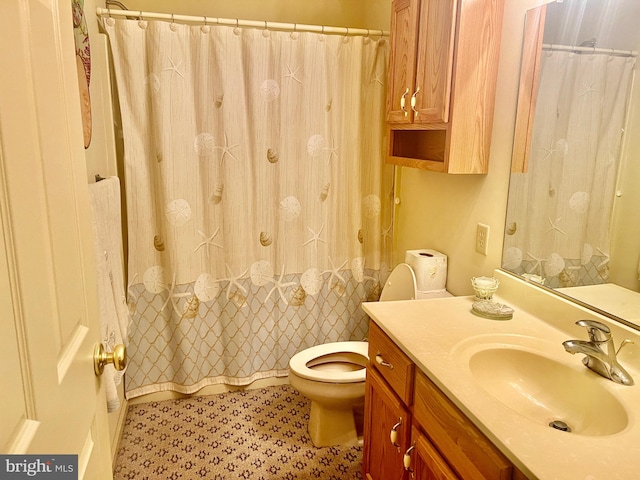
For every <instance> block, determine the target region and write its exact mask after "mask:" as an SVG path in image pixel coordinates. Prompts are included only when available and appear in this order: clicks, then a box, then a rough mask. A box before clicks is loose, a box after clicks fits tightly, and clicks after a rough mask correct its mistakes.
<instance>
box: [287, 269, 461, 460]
mask: <svg viewBox="0 0 640 480" xmlns="http://www.w3.org/2000/svg"><path fill="white" fill-rule="evenodd" d="M446 296H451V294H450V293H449V292H447V291H446V290H438V291H437V292H418V290H417V288H416V276H415V273H414V271H413V269H412V268H411V266H410V265H408V264H406V263H401V264H399V265H398V266H397V267H396V268H394V269H393V271H392V272H391V275H389V278H388V279H387V282H386V283H385V286H384V288H383V289H382V294H381V296H380V301H381V302H384V301H391V300H413V299H416V298H437V297H446ZM368 348H369V343H368V342H365V341H362V342H359V341H355V342H354V341H349V342H332V343H326V344H323V345H316V346H314V347H310V348H307V349H305V350H303V351H301V352H299V353H297V354H295V355H294V356H293V357H292V358H291V360H290V362H289V383H290V384H291V386H292V387H294V388H295V389H296V390H298V391H299V392H300V393H301V394H302V395H304V396H305V397H307V398H308V399H309V400H311V412H310V417H309V436H310V437H311V441H312V442H313V444H314V445H315V446H316V447H326V446H331V445H343V446H352V445H358V444H359V443H361V440H359V438H358V432H357V428H356V420H355V417H354V410H358V408H361V407H362V406H363V405H364V391H365V378H366V366H367V364H368V363H369V357H368Z"/></svg>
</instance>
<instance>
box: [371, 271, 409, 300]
mask: <svg viewBox="0 0 640 480" xmlns="http://www.w3.org/2000/svg"><path fill="white" fill-rule="evenodd" d="M415 298H416V275H415V273H413V269H412V268H411V266H410V265H408V264H406V263H400V264H398V266H396V268H394V269H393V271H392V272H391V275H389V278H387V281H386V283H385V284H384V288H383V289H382V295H380V301H381V302H387V301H389V300H413V299H415Z"/></svg>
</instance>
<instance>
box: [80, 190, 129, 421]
mask: <svg viewBox="0 0 640 480" xmlns="http://www.w3.org/2000/svg"><path fill="white" fill-rule="evenodd" d="M89 198H90V201H91V208H92V211H93V235H94V247H95V259H96V271H97V281H98V306H99V319H100V335H101V341H102V344H103V346H104V348H105V350H106V351H107V352H112V351H113V349H114V347H115V346H116V345H118V344H119V343H122V344H124V345H125V346H126V345H127V344H128V338H127V328H128V326H129V309H128V308H127V298H126V291H125V287H124V267H123V253H122V251H123V248H122V244H123V237H122V224H121V213H120V180H119V179H118V177H109V178H107V179H105V180H102V181H100V182H96V183H92V184H89ZM123 375H124V370H122V371H120V372H118V371H116V369H115V368H114V367H113V365H111V364H109V365H107V366H106V367H105V370H104V373H103V378H104V381H105V383H106V390H107V410H108V411H109V412H114V411H116V410H118V409H119V408H120V399H119V397H118V389H117V386H118V385H119V384H120V382H121V380H122V377H123Z"/></svg>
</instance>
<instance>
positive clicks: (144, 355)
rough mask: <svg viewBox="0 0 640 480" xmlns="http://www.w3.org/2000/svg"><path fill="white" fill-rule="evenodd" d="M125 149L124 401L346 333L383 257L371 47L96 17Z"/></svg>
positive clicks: (276, 363)
mask: <svg viewBox="0 0 640 480" xmlns="http://www.w3.org/2000/svg"><path fill="white" fill-rule="evenodd" d="M104 25H105V29H106V31H107V32H108V35H109V39H110V42H111V46H112V49H113V56H114V65H115V73H116V79H117V88H118V96H119V102H120V107H121V110H122V128H123V140H124V150H125V185H126V187H125V188H126V200H127V217H128V237H129V260H128V275H129V285H128V293H129V303H130V309H131V311H132V318H133V320H132V325H131V328H130V363H129V367H128V372H127V383H126V385H127V395H128V396H129V397H132V396H136V395H141V394H144V393H149V392H154V391H160V390H176V391H179V392H183V393H191V392H194V391H196V390H198V389H200V388H202V387H204V386H206V385H211V384H217V383H226V384H233V385H244V384H248V383H250V382H252V381H254V380H256V379H258V378H264V377H270V376H282V375H286V373H287V369H288V362H289V359H290V358H291V356H293V355H294V354H295V353H296V352H297V351H299V350H301V349H304V348H307V347H310V346H313V345H316V344H319V343H326V342H330V341H341V340H349V339H358V340H360V339H363V338H365V337H366V335H367V329H368V322H367V317H366V315H365V314H364V312H363V311H362V310H361V308H360V303H361V302H362V301H365V300H377V298H378V297H379V293H380V284H381V282H383V281H384V279H385V278H386V276H387V275H388V270H389V268H388V265H389V264H390V261H391V232H392V200H393V198H392V197H393V174H392V172H393V171H392V169H391V167H389V166H386V165H385V164H384V161H383V159H384V154H383V152H384V146H383V143H384V138H385V125H384V108H385V105H384V88H385V87H384V79H385V76H386V71H385V69H386V64H387V56H388V45H387V44H388V42H386V41H385V39H378V38H376V39H374V38H373V37H368V36H367V37H357V36H353V37H352V36H340V35H337V36H336V35H321V34H314V33H307V32H278V31H270V30H267V29H240V28H233V27H226V26H216V25H181V24H177V23H172V22H161V21H145V20H116V19H113V18H107V19H105V21H104Z"/></svg>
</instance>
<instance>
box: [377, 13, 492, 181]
mask: <svg viewBox="0 0 640 480" xmlns="http://www.w3.org/2000/svg"><path fill="white" fill-rule="evenodd" d="M503 7H504V0H393V3H392V15H391V56H390V63H389V80H388V84H387V122H388V123H389V127H390V134H389V155H388V162H389V163H395V164H398V165H405V166H411V167H416V168H421V169H425V170H433V171H438V172H447V173H487V171H488V166H489V147H490V142H491V129H492V125H493V110H494V101H495V91H496V77H497V72H498V58H499V53H500V36H501V32H502V14H503Z"/></svg>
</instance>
